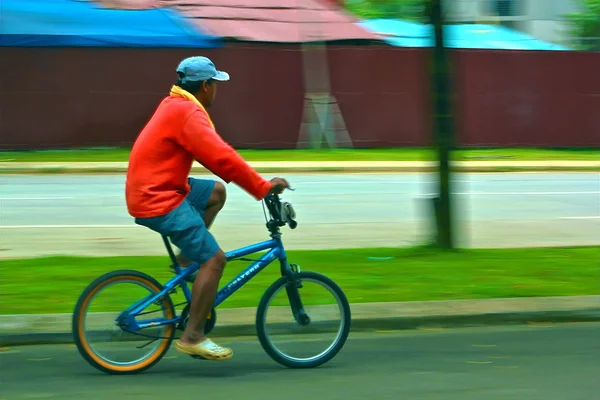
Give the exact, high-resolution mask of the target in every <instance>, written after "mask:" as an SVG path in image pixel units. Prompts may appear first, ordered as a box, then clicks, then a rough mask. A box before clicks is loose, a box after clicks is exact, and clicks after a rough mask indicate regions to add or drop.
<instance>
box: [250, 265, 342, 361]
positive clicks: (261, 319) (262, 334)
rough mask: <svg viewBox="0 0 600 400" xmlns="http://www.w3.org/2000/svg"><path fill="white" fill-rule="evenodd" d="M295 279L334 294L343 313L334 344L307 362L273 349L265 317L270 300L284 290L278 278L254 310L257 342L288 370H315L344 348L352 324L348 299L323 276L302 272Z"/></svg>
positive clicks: (284, 281)
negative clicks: (320, 286)
mask: <svg viewBox="0 0 600 400" xmlns="http://www.w3.org/2000/svg"><path fill="white" fill-rule="evenodd" d="M297 277H298V279H299V280H304V279H310V280H314V281H318V282H320V283H321V284H323V285H324V286H326V287H328V288H329V289H330V290H331V292H332V293H333V294H335V295H336V296H337V298H338V299H339V304H338V305H341V312H342V313H343V316H342V323H343V327H342V329H341V332H340V334H339V335H338V337H337V339H336V340H337V342H336V344H335V345H334V346H333V347H332V348H331V349H329V351H327V352H326V353H324V354H323V355H321V356H320V357H319V358H316V359H314V360H309V361H306V360H294V359H292V358H289V357H286V356H285V355H283V354H281V353H280V352H279V351H277V349H275V347H274V346H273V344H272V343H271V340H270V339H269V337H268V335H267V331H266V326H265V325H266V321H265V317H266V314H267V307H268V305H269V302H270V301H271V298H272V297H273V296H274V295H275V294H276V293H277V292H278V291H279V290H280V289H281V288H285V287H286V286H287V284H288V281H287V279H286V278H285V277H281V278H279V279H278V280H276V281H275V282H274V283H273V284H272V285H271V286H269V288H268V289H267V291H266V292H265V294H264V295H263V297H262V298H261V300H260V303H259V305H258V309H257V310H256V331H257V336H258V340H259V342H260V344H261V346H262V348H263V349H264V351H265V352H266V353H267V354H268V355H269V357H271V358H272V359H273V360H274V361H276V362H278V363H279V364H281V365H284V366H286V367H289V368H315V367H318V366H320V365H323V364H325V363H327V362H329V361H330V360H331V359H333V358H334V357H335V356H336V355H337V354H338V353H339V352H340V350H341V349H342V347H344V345H345V344H346V340H347V339H348V335H349V333H350V325H351V322H352V315H351V312H350V304H349V303H348V299H347V298H346V295H345V294H344V292H343V291H342V289H341V288H340V287H339V286H338V285H337V284H336V283H335V282H334V281H332V280H331V279H330V278H328V277H326V276H325V275H322V274H319V273H316V272H308V271H307V272H304V271H303V272H299V273H298V274H297Z"/></svg>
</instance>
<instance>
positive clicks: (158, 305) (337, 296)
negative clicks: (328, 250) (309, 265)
mask: <svg viewBox="0 0 600 400" xmlns="http://www.w3.org/2000/svg"><path fill="white" fill-rule="evenodd" d="M265 204H266V207H267V209H268V211H269V216H268V217H267V214H266V212H265V220H266V226H267V229H268V231H269V233H270V237H271V239H270V240H267V241H264V242H261V243H257V244H254V245H251V246H248V247H243V248H240V249H238V250H234V251H230V252H228V253H226V256H227V260H228V261H234V260H242V261H251V262H253V263H252V264H251V265H250V266H249V267H248V268H247V269H245V270H244V271H242V272H241V273H240V274H239V275H238V276H237V277H235V278H234V279H233V280H231V282H229V283H228V284H227V285H226V286H224V287H223V288H221V289H220V290H219V291H218V293H217V296H216V299H215V302H214V306H213V309H212V310H211V313H210V315H209V317H208V319H207V322H206V326H205V332H206V334H208V333H210V332H211V331H212V329H213V328H214V327H215V324H216V319H217V313H216V308H217V307H218V306H219V305H220V304H222V303H223V302H224V301H225V300H227V299H228V298H229V297H230V296H231V295H232V294H233V293H235V292H236V291H237V290H239V289H240V288H242V287H243V286H244V285H245V284H246V283H247V282H249V281H250V280H251V279H252V278H254V277H255V276H256V275H258V274H259V273H260V272H261V271H262V270H264V269H265V268H266V267H267V265H269V264H271V263H272V262H273V261H275V260H279V265H280V270H281V277H280V278H279V279H277V280H276V281H275V282H274V283H273V284H272V285H271V286H270V287H268V288H267V290H266V291H265V293H264V294H263V296H262V298H261V300H260V302H259V305H258V308H257V311H256V320H255V324H256V330H257V336H258V339H259V341H260V344H261V346H262V348H263V349H264V351H265V352H266V353H267V354H268V355H269V356H270V357H271V358H272V359H273V360H275V361H276V362H278V363H280V364H281V365H284V366H286V367H290V368H313V367H317V366H319V365H322V364H324V363H326V362H328V361H330V360H331V359H332V358H333V357H335V355H336V354H337V353H338V352H339V351H340V350H341V349H342V347H343V346H344V344H345V343H346V340H347V338H348V334H349V332H350V323H351V314H350V305H349V303H348V299H347V298H346V296H345V294H344V292H343V291H342V289H341V288H340V287H339V286H338V285H337V284H336V283H335V282H333V281H332V280H331V279H330V278H328V277H326V276H324V275H322V274H319V273H316V272H305V271H300V268H299V266H298V265H296V264H290V263H289V262H288V260H287V256H286V252H285V250H284V247H283V242H282V240H281V235H282V234H281V231H280V228H281V227H283V226H285V225H288V226H289V227H290V228H291V229H295V228H296V227H297V225H298V224H297V222H296V220H295V218H296V212H295V210H294V208H293V207H292V205H291V204H290V203H289V202H283V201H281V199H280V197H279V196H278V195H276V194H271V195H268V196H267V197H266V198H265V199H264V200H263V210H264V205H265ZM163 241H164V243H165V246H166V248H167V252H168V254H169V256H170V258H171V261H172V268H173V270H174V272H175V277H173V278H172V279H170V280H169V281H168V282H166V283H165V284H164V285H163V284H160V283H159V282H158V281H157V280H156V279H154V278H153V277H151V276H149V275H147V274H145V273H142V272H139V271H133V270H118V271H113V272H109V273H107V274H104V275H102V276H100V277H99V278H97V279H96V280H94V281H93V282H92V283H91V284H90V285H89V286H88V287H87V288H86V289H85V290H84V291H83V293H82V294H81V296H80V297H79V300H78V301H77V304H76V305H75V310H74V313H73V321H72V330H73V336H74V340H75V344H76V346H77V349H78V350H79V353H80V354H81V355H82V356H83V358H84V359H85V360H86V361H87V362H88V363H89V364H91V365H92V366H93V367H95V368H97V369H98V370H100V371H103V372H106V373H110V374H131V373H139V372H142V371H144V370H147V369H148V368H150V367H152V366H154V365H155V364H157V363H158V362H159V361H160V360H161V359H162V357H163V356H164V355H165V354H166V353H167V351H168V350H169V347H170V346H171V343H172V341H173V339H174V337H175V333H176V331H177V330H181V331H183V330H184V329H185V326H186V324H187V321H188V312H189V303H190V300H191V290H190V288H189V287H188V283H189V282H190V281H191V276H192V275H193V274H194V273H195V272H196V271H198V269H199V266H198V265H197V264H193V265H191V266H190V267H188V268H185V269H183V268H181V267H180V266H179V264H178V263H177V259H176V257H175V254H174V253H173V249H172V247H171V244H170V242H169V240H168V238H166V237H163ZM264 251H266V253H265V254H263V255H262V256H261V257H260V258H259V259H254V260H253V259H249V258H246V256H248V255H251V254H254V253H258V252H264ZM311 284H316V286H317V287H318V288H320V289H324V293H321V294H312V293H310V292H308V290H307V287H309V286H310V285H311ZM114 285H119V286H120V288H119V289H118V290H117V291H116V293H115V294H113V295H109V296H108V297H107V298H106V299H104V300H101V301H99V302H98V306H97V307H98V308H97V311H93V310H94V308H93V307H92V305H93V304H94V301H95V299H96V298H97V297H98V296H99V294H100V293H101V292H103V291H105V290H107V289H109V288H110V287H112V286H114ZM124 285H129V288H123V286H124ZM178 287H179V288H181V291H182V293H183V297H184V299H183V301H182V302H181V303H179V304H174V301H173V298H174V296H176V295H177V294H178V293H177V288H178ZM137 289H141V291H142V292H141V293H138V292H136V290H137ZM280 293H281V294H282V296H281V298H278V297H277V295H279V294H280ZM329 296H331V297H329ZM119 301H123V302H124V304H125V305H124V306H123V305H117V302H119ZM180 306H184V307H183V309H181V310H178V309H177V307H180ZM152 313H160V314H162V315H160V316H158V317H155V318H149V317H148V315H149V314H152ZM338 319H339V321H337V320H338ZM103 327H108V332H104V331H102V330H101V328H103ZM142 331H144V333H142ZM303 333H309V334H311V336H310V338H309V339H308V340H306V339H300V340H299V338H298V335H299V334H303ZM329 335H330V336H331V339H327V337H328V336H329ZM96 339H99V343H98V344H94V341H95V340H96ZM279 339H281V342H280V343H278V340H279ZM113 342H116V345H115V343H113ZM134 342H142V343H141V344H140V345H136V346H133V347H132V343H134ZM108 343H110V345H108ZM323 343H325V346H324V349H320V350H317V347H319V346H320V345H321V344H323ZM286 345H290V347H289V348H288V349H285V347H286ZM300 345H308V351H305V352H300V351H298V347H299V346H300ZM141 352H143V353H142V354H138V353H141ZM134 353H135V354H134Z"/></svg>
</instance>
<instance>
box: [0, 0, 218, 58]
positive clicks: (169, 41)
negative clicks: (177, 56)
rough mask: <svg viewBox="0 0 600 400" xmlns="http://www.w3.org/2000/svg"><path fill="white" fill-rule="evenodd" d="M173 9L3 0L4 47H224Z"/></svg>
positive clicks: (0, 31) (0, 38) (72, 0)
mask: <svg viewBox="0 0 600 400" xmlns="http://www.w3.org/2000/svg"><path fill="white" fill-rule="evenodd" d="M222 45H223V44H222V41H221V39H220V38H218V37H212V36H209V35H207V34H206V33H204V32H202V31H201V30H200V29H199V28H196V27H195V26H192V25H191V24H190V23H189V21H187V20H186V18H185V17H183V16H180V15H179V14H177V13H175V12H173V11H171V10H170V9H165V8H160V9H158V8H157V9H150V10H113V9H107V8H102V7H101V6H99V5H98V4H97V3H94V2H90V1H81V0H80V1H76V0H0V46H18V47H71V46H77V47H152V48H158V47H177V48H181V47H185V48H190V47H192V48H215V47H222Z"/></svg>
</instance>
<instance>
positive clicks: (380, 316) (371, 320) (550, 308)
mask: <svg viewBox="0 0 600 400" xmlns="http://www.w3.org/2000/svg"><path fill="white" fill-rule="evenodd" d="M255 313H256V309H255V308H243V309H239V308H238V309H223V310H218V309H217V325H216V327H215V329H214V331H213V332H212V333H211V337H232V336H255V335H256V328H255V325H254V318H255ZM352 314H353V315H352V331H353V332H370V331H382V330H405V329H423V328H456V327H470V326H471V327H472V326H493V325H515V324H527V323H566V322H597V321H600V296H572V297H540V298H512V299H485V300H453V301H428V302H405V303H363V304H353V305H352ZM220 321H223V322H220ZM70 323H71V314H50V315H1V316H0V327H1V328H0V346H16V345H32V344H68V343H72V342H73V338H72V334H71V331H70ZM25 332H27V333H25Z"/></svg>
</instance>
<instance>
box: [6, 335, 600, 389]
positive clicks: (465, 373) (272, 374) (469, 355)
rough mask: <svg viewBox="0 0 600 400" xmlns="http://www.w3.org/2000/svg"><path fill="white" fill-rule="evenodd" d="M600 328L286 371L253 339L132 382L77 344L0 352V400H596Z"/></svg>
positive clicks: (391, 344)
mask: <svg viewBox="0 0 600 400" xmlns="http://www.w3.org/2000/svg"><path fill="white" fill-rule="evenodd" d="M599 335H600V324H597V323H596V324H568V325H548V326H546V325H531V326H524V327H500V328H471V329H457V330H442V331H435V330H430V331H426V330H424V331H407V332H401V333H378V334H377V333H374V334H355V335H353V336H351V338H350V340H349V341H348V344H347V345H346V347H345V348H344V349H343V350H342V352H341V353H340V354H339V355H338V356H337V357H336V358H335V359H334V360H333V361H331V362H330V363H329V364H326V365H325V366H323V367H321V368H318V369H312V370H288V369H286V368H284V367H281V366H279V365H278V364H275V363H274V362H273V361H271V359H270V358H268V357H267V356H266V355H265V354H264V353H263V352H262V349H261V348H260V346H259V344H258V343H257V341H256V340H255V339H247V340H240V339H238V340H233V341H232V342H230V344H231V345H232V346H235V351H236V357H235V358H234V359H232V360H229V361H227V362H223V363H218V362H217V363H215V362H213V363H211V362H208V361H196V360H193V359H190V358H188V357H186V356H182V355H179V354H178V353H177V352H176V351H174V350H171V351H170V353H169V354H168V355H167V356H166V358H164V359H163V360H162V361H161V362H160V363H159V364H158V365H156V366H155V367H154V368H153V369H151V370H148V371H147V372H145V373H143V374H140V375H135V376H125V377H116V376H107V375H104V374H102V373H100V372H97V371H96V370H94V369H92V368H91V367H89V366H88V364H86V363H85V362H84V361H83V359H81V358H80V356H79V354H78V353H77V351H76V350H75V349H74V348H73V346H34V347H17V348H12V349H5V350H3V351H0V368H1V371H2V373H1V374H0V376H1V378H0V379H1V383H2V384H1V386H0V398H2V399H4V400H13V399H14V400H16V399H33V398H56V399H90V400H96V399H97V400H101V399H110V400H114V399H121V398H123V399H125V398H126V399H165V398H184V399H191V398H199V399H204V398H205V399H215V398H223V399H228V400H238V399H240V400H241V399H243V400H247V399H263V400H270V399H273V400H275V399H277V400H280V399H286V400H301V399H305V398H317V399H331V400H336V399H343V400H354V399H356V400H362V399H377V400H387V399H390V400H397V399H410V400H425V399H426V400H481V399H486V400H516V399H518V400H567V399H568V400H591V399H595V398H597V395H598V393H600V380H598V377H599V376H600V363H598V359H600V341H599V340H598V337H599Z"/></svg>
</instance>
